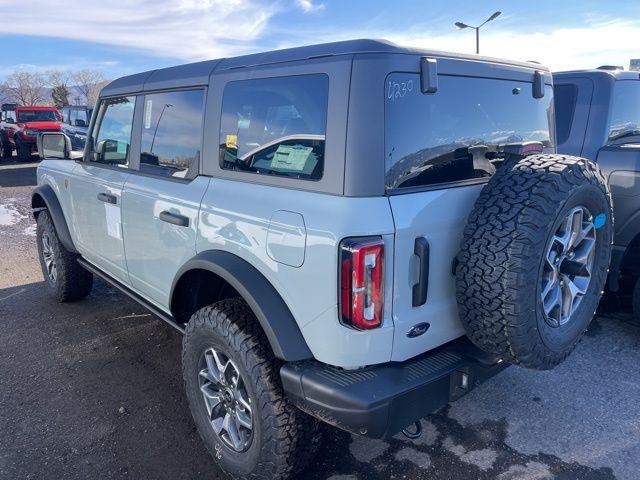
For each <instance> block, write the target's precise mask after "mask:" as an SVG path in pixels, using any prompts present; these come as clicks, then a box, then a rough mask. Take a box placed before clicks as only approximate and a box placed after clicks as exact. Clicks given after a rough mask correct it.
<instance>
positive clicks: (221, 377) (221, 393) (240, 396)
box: [200, 348, 253, 452]
mask: <svg viewBox="0 0 640 480" xmlns="http://www.w3.org/2000/svg"><path fill="white" fill-rule="evenodd" d="M201 363H202V367H203V368H202V370H200V391H201V392H202V397H203V399H204V404H205V406H206V409H207V414H208V415H209V418H210V420H211V427H212V428H213V430H214V431H215V432H216V434H217V435H218V436H219V437H220V439H221V440H222V441H223V442H225V444H226V445H227V446H228V447H229V448H231V449H233V450H234V451H236V452H243V451H245V450H246V449H247V448H248V447H249V445H250V444H251V439H252V435H253V421H252V417H251V400H250V399H249V395H248V394H247V390H246V387H245V381H244V379H243V378H242V375H241V374H240V370H238V367H236V365H235V364H234V363H233V361H232V360H231V359H230V358H229V357H227V356H226V355H224V354H222V353H220V352H218V351H216V349H214V348H209V349H207V350H206V351H205V352H204V354H203V356H202V361H201Z"/></svg>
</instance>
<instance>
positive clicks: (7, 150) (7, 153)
mask: <svg viewBox="0 0 640 480" xmlns="http://www.w3.org/2000/svg"><path fill="white" fill-rule="evenodd" d="M1 154H2V157H4V158H11V156H12V155H13V149H12V148H11V145H9V142H8V141H7V140H5V141H3V142H2V152H1Z"/></svg>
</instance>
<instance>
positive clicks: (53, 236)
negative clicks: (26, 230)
mask: <svg viewBox="0 0 640 480" xmlns="http://www.w3.org/2000/svg"><path fill="white" fill-rule="evenodd" d="M36 236H37V237H36V238H37V244H38V257H39V259H40V266H41V268H42V274H43V276H44V280H45V282H46V284H47V285H48V287H49V289H50V290H51V291H52V292H53V294H54V295H55V297H56V299H57V300H58V301H59V302H73V301H75V300H81V299H83V298H84V297H86V296H87V295H89V293H91V289H92V288H93V274H92V273H91V272H89V271H87V270H85V269H84V268H83V267H82V266H81V265H80V264H79V263H78V261H77V258H78V257H77V255H76V254H74V253H72V252H70V251H68V250H67V249H66V248H64V245H62V242H60V239H59V238H58V234H57V233H56V229H55V227H54V225H53V222H52V221H51V217H50V216H49V212H48V211H46V210H43V211H42V212H40V213H39V214H38V219H37V225H36Z"/></svg>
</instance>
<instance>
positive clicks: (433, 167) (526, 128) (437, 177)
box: [385, 73, 554, 189]
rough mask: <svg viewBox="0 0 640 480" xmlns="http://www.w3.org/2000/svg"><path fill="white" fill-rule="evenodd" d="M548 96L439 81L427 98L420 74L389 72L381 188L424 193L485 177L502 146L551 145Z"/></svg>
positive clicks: (474, 81) (491, 83)
mask: <svg viewBox="0 0 640 480" xmlns="http://www.w3.org/2000/svg"><path fill="white" fill-rule="evenodd" d="M553 131H554V126H553V90H552V88H551V87H550V86H546V90H545V95H544V97H543V98H540V99H536V98H533V96H532V93H531V83H526V82H516V81H511V80H495V79H486V78H472V77H457V76H448V75H440V76H439V77H438V90H437V92H436V93H433V94H424V93H422V92H421V90H420V75H419V74H412V73H392V74H390V75H389V76H388V77H387V84H386V85H385V159H386V160H385V170H386V174H385V183H386V187H387V188H388V189H398V188H410V187H425V186H431V185H437V184H443V183H450V182H460V181H467V180H474V179H481V178H485V177H490V176H491V175H492V174H493V173H494V172H495V169H496V165H497V163H496V162H497V161H499V159H497V158H496V156H495V155H494V154H493V152H495V151H496V149H497V148H498V147H499V146H500V145H504V144H508V143H520V142H526V141H540V142H542V143H543V146H544V147H548V148H552V147H553V135H552V132H553Z"/></svg>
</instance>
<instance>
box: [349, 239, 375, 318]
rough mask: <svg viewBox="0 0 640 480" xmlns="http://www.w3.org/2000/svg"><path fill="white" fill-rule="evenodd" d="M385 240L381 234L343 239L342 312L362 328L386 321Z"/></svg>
mask: <svg viewBox="0 0 640 480" xmlns="http://www.w3.org/2000/svg"><path fill="white" fill-rule="evenodd" d="M383 304H384V242H383V241H382V239H381V238H380V237H367V238H349V239H346V240H343V241H342V243H340V315H341V318H342V323H344V324H345V325H349V326H351V327H353V328H357V329H360V330H367V329H371V328H377V327H379V326H381V325H382V310H383V309H382V307H383Z"/></svg>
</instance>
